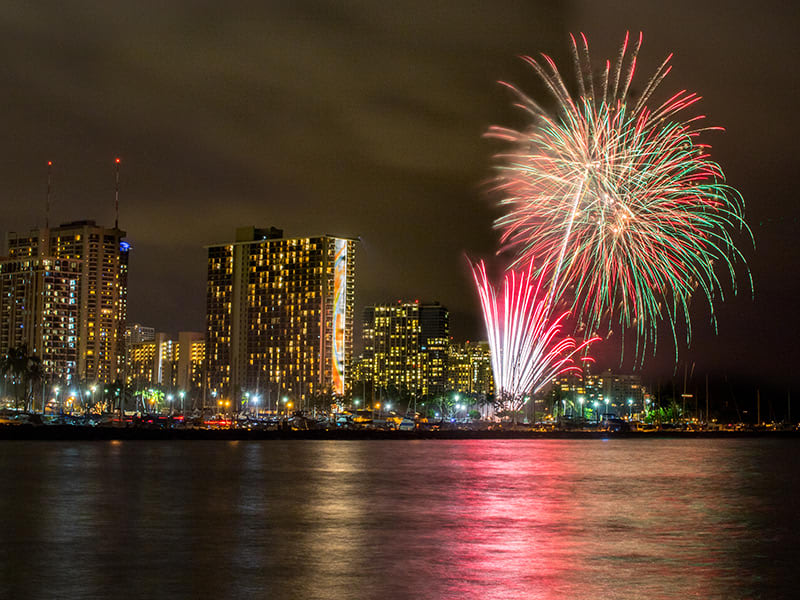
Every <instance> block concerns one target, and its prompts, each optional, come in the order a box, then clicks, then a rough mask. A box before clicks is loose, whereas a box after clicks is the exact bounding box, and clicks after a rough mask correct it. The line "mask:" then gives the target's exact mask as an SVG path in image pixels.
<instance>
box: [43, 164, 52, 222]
mask: <svg viewBox="0 0 800 600" xmlns="http://www.w3.org/2000/svg"><path fill="white" fill-rule="evenodd" d="M52 171H53V161H52V160H48V161H47V197H46V201H45V206H44V228H45V229H49V228H50V187H51V185H50V184H51V181H52Z"/></svg>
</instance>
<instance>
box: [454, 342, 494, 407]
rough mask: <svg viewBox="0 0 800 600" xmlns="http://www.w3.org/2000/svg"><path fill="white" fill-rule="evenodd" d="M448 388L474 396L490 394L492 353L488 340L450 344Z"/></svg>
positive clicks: (492, 381)
mask: <svg viewBox="0 0 800 600" xmlns="http://www.w3.org/2000/svg"><path fill="white" fill-rule="evenodd" d="M447 386H448V389H450V390H453V391H455V392H458V393H461V394H468V395H470V396H472V397H474V398H483V399H485V398H486V397H487V396H489V395H490V394H492V391H493V389H494V380H493V378H492V355H491V351H490V349H489V343H488V342H469V341H468V342H465V343H463V344H452V343H451V344H450V348H449V351H448V360H447Z"/></svg>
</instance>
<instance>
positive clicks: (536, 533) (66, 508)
mask: <svg viewBox="0 0 800 600" xmlns="http://www.w3.org/2000/svg"><path fill="white" fill-rule="evenodd" d="M798 515H800V442H798V441H796V440H769V439H731V440H703V439H694V440H679V439H664V440H659V439H643V440H642V439H636V440H630V439H619V440H614V439H612V440H609V441H603V440H502V441H492V440H463V441H444V440H420V441H262V442H205V441H168V442H138V441H131V442H118V441H117V442H41V441H39V442H2V443H0V598H3V599H16V598H58V599H73V598H86V599H89V598H91V599H97V598H147V599H159V598H170V599H177V598H213V599H216V598H265V599H266V598H269V599H272V598H292V599H293V598H299V599H317V598H319V599H351V598H356V599H357V598H379V599H382V600H388V599H392V598H458V599H459V600H467V599H473V598H474V599H494V598H496V599H503V600H508V599H515V598H526V599H527V598H531V599H543V600H544V599H548V600H549V599H572V600H582V599H586V600H589V599H591V600H596V599H605V598H609V599H617V598H619V599H623V598H647V599H648V600H654V599H661V598H675V599H678V598H680V599H685V598H702V599H711V598H720V599H727V600H731V599H739V598H742V599H744V598H765V599H781V598H799V597H800V564H799V563H798V559H800V516H798Z"/></svg>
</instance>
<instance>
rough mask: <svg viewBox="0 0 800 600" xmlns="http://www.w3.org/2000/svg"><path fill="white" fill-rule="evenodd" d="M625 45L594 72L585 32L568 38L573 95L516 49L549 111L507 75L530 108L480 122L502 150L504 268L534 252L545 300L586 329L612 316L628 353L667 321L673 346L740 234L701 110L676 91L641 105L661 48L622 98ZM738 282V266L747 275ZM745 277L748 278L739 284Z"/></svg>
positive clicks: (711, 293)
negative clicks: (695, 112) (630, 343)
mask: <svg viewBox="0 0 800 600" xmlns="http://www.w3.org/2000/svg"><path fill="white" fill-rule="evenodd" d="M641 41H642V38H641V34H640V35H639V39H638V41H637V42H636V43H634V44H629V38H628V36H627V35H626V37H625V42H624V43H623V45H622V48H621V50H620V52H619V55H618V57H617V60H616V62H615V63H614V64H612V63H611V62H610V61H607V62H606V64H605V68H604V70H603V71H602V73H601V74H600V75H599V77H598V76H597V75H593V74H592V71H591V66H590V65H591V63H590V58H589V49H588V43H587V41H586V38H585V37H584V36H583V35H582V36H581V41H580V43H578V42H576V40H575V38H574V37H573V38H572V50H573V55H574V63H575V69H576V75H577V78H576V80H577V91H578V93H577V95H575V96H573V94H571V93H570V92H569V91H568V89H567V86H566V84H565V82H564V80H563V79H562V76H561V75H560V74H559V71H558V69H557V68H556V65H555V63H554V62H553V60H552V59H550V58H549V57H547V56H544V57H543V59H542V60H541V61H540V60H536V59H533V58H530V57H524V60H525V61H526V62H527V63H528V64H529V65H530V66H531V67H532V68H533V69H534V70H535V71H536V73H537V74H538V75H539V77H540V78H541V79H542V81H543V82H544V84H545V85H546V86H547V88H548V89H549V91H550V92H551V94H552V95H553V97H554V98H555V100H556V103H557V108H556V109H555V110H554V111H547V110H545V109H544V108H542V106H541V105H540V104H538V103H537V102H536V101H534V100H533V99H532V98H530V97H528V96H527V95H525V94H524V93H522V92H521V91H520V90H518V89H517V88H515V87H513V86H508V87H510V88H511V89H512V90H513V91H514V93H515V95H516V97H517V99H518V106H520V107H521V108H523V109H524V110H525V111H526V112H527V114H528V115H529V117H530V125H529V126H528V127H527V128H525V129H523V130H520V131H515V130H511V129H505V128H500V127H492V128H491V129H490V130H489V132H488V133H487V136H489V137H492V138H497V139H500V140H503V141H505V142H507V143H509V144H510V146H511V147H510V149H509V150H508V151H507V152H504V153H502V154H500V155H499V157H498V162H499V165H498V174H497V179H496V185H495V188H496V190H498V191H499V192H500V194H501V195H502V200H501V201H500V204H501V205H502V207H503V208H504V209H505V214H504V215H503V216H502V217H501V218H499V219H498V220H497V221H496V223H495V227H496V228H498V229H500V230H501V231H502V238H501V239H502V246H503V250H511V251H512V252H513V253H514V256H515V259H514V262H513V264H512V267H516V266H520V265H526V264H528V263H530V262H531V261H532V259H533V257H534V256H536V257H538V258H539V259H542V260H541V261H540V262H539V263H538V264H537V274H543V275H545V276H547V278H548V279H547V284H546V285H548V286H549V288H550V297H551V299H552V301H553V302H556V301H558V300H564V299H566V292H567V290H569V300H568V301H569V302H570V303H571V304H572V310H573V312H574V314H575V315H576V316H577V317H578V318H579V319H580V320H581V322H582V323H583V324H584V325H585V326H586V327H587V328H588V330H589V331H599V330H602V329H603V328H605V329H606V332H610V331H611V328H612V327H613V326H615V324H616V323H618V324H619V325H620V326H621V329H622V330H633V331H634V332H635V334H636V355H637V357H639V358H641V357H642V355H643V352H644V350H645V349H646V348H647V347H648V345H650V344H652V346H653V350H655V343H656V337H657V336H656V330H657V325H658V323H659V322H660V321H662V320H663V321H666V322H668V323H669V325H670V327H671V330H672V338H673V341H674V344H675V351H676V357H677V349H678V344H677V330H676V323H677V322H680V321H683V322H685V324H686V339H687V342H688V341H689V340H690V337H691V322H690V318H689V305H690V301H691V299H692V297H693V296H695V295H696V294H697V292H700V294H702V296H704V297H705V298H706V299H707V301H708V303H709V306H710V308H711V318H712V323H714V325H715V326H716V322H715V319H714V304H713V303H714V301H715V300H716V299H718V298H719V299H723V289H722V285H721V283H720V280H719V279H718V277H717V273H716V270H722V271H725V272H727V273H728V276H729V277H730V280H731V283H732V286H733V291H734V293H735V291H736V286H735V273H734V267H735V265H736V264H737V263H739V262H741V263H742V264H743V263H744V259H743V257H742V255H741V253H740V252H739V250H738V249H737V248H736V246H735V244H734V240H733V237H734V235H735V234H736V232H739V231H742V230H744V231H745V232H747V233H749V230H748V229H747V226H746V224H745V222H744V218H743V211H744V206H743V202H742V199H741V196H740V195H739V194H738V193H737V192H736V190H734V189H733V188H731V187H730V186H728V185H726V184H725V177H724V175H723V172H722V169H721V168H720V166H719V165H718V164H717V163H716V162H714V161H712V160H711V159H710V157H709V153H708V150H709V147H708V146H707V145H704V144H702V143H700V141H699V140H698V136H699V135H700V134H701V133H702V132H703V131H707V130H708V129H715V128H710V127H706V128H701V127H699V122H700V120H701V119H702V117H701V116H696V117H694V118H688V119H682V115H683V114H684V111H685V110H686V109H687V108H688V107H690V106H692V105H693V104H694V103H695V102H697V101H698V100H699V99H700V97H699V96H697V95H696V94H694V93H690V92H686V91H680V92H678V93H677V94H675V95H673V96H672V97H671V98H669V99H668V100H667V101H666V102H663V103H662V104H660V105H658V106H657V107H655V108H650V104H651V99H652V96H653V93H654V91H655V90H656V88H657V87H658V86H659V84H660V83H661V82H662V80H663V79H664V78H665V77H666V76H667V74H668V73H669V71H670V69H671V66H670V65H669V62H670V59H671V56H672V55H670V56H669V57H667V59H666V60H665V61H664V62H663V63H662V64H661V66H660V67H659V68H658V69H657V70H656V72H655V74H654V75H653V76H652V78H651V79H650V80H649V82H648V83H647V85H646V86H645V87H644V89H643V91H642V93H641V94H639V95H638V96H637V97H634V95H633V94H631V93H630V89H631V81H632V80H633V77H634V72H635V69H636V59H637V55H638V52H639V48H640V46H641ZM747 277H748V279H750V275H749V272H748V274H747ZM750 285H751V288H752V281H750Z"/></svg>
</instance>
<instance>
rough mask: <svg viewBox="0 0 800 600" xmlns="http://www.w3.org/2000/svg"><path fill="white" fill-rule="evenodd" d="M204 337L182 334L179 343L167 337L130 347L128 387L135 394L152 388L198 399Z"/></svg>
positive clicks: (193, 332) (163, 335)
mask: <svg viewBox="0 0 800 600" xmlns="http://www.w3.org/2000/svg"><path fill="white" fill-rule="evenodd" d="M205 345H206V342H205V335H204V334H202V333H200V332H198V331H181V332H180V333H179V334H178V339H177V340H175V339H171V338H170V337H169V336H167V334H165V333H157V334H154V335H153V339H152V340H149V341H143V342H139V343H135V344H131V345H130V346H129V347H128V367H127V383H128V385H130V386H131V387H133V388H134V390H143V389H146V388H150V387H155V388H161V389H165V390H172V391H184V392H187V393H189V394H190V395H191V397H193V398H194V397H197V396H199V392H200V391H201V389H202V385H203V371H204V365H205Z"/></svg>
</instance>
